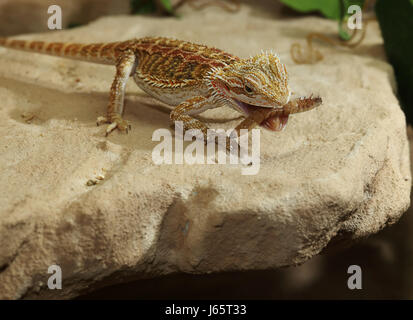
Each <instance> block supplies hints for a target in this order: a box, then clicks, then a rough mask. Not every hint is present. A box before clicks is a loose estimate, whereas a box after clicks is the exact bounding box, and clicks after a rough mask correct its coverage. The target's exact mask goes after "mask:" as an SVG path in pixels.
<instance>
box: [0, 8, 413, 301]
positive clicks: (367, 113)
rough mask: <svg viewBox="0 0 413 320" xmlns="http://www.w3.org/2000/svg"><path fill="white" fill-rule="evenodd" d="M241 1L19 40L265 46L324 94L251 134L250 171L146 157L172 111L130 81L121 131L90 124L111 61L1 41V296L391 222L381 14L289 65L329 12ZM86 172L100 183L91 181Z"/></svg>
mask: <svg viewBox="0 0 413 320" xmlns="http://www.w3.org/2000/svg"><path fill="white" fill-rule="evenodd" d="M248 13H249V10H248V8H245V7H243V9H242V10H241V11H240V12H238V13H235V14H229V13H226V12H223V11H222V10H219V9H211V10H208V11H201V12H195V13H193V14H190V15H185V16H183V17H182V18H181V19H174V18H168V19H165V18H162V19H156V18H149V17H128V16H125V17H107V18H102V19H99V20H98V21H96V22H94V23H92V24H90V25H88V26H85V27H80V28H76V29H72V30H68V31H62V32H59V33H46V34H39V35H30V36H26V37H24V38H32V39H47V40H60V41H61V40H63V41H73V40H76V41H79V42H88V41H94V42H98V41H113V40H122V39H129V38H133V37H141V36H149V35H151V36H153V35H163V36H171V37H176V38H180V39H185V40H192V41H197V42H203V43H205V44H208V45H213V46H216V47H219V48H222V49H225V50H227V51H229V52H232V53H234V54H237V55H239V56H241V57H247V56H249V55H250V54H254V53H258V52H260V50H261V49H271V48H272V49H275V50H276V51H277V52H278V53H279V54H280V56H281V59H282V60H283V61H284V62H285V63H286V64H287V68H288V70H289V73H290V79H291V80H290V83H291V86H292V88H293V90H294V91H295V92H296V93H298V94H300V95H308V94H310V93H315V94H319V95H321V96H322V97H323V100H324V104H323V105H322V106H321V107H319V108H318V109H316V110H313V111H311V112H308V113H306V114H299V115H295V116H293V117H291V119H290V121H289V124H288V126H287V128H286V130H285V131H283V132H281V133H273V132H267V131H262V132H261V166H260V170H259V173H258V174H257V175H249V176H248V175H241V168H242V165H229V164H228V165H192V166H191V165H159V166H158V165H155V164H154V163H153V161H152V157H151V154H152V150H153V148H154V146H155V145H157V144H158V142H154V141H152V140H151V136H152V133H153V132H154V130H156V129H158V128H167V129H169V128H170V127H169V126H170V123H169V117H168V114H167V113H166V112H163V111H162V109H160V108H153V107H149V106H147V105H143V104H142V103H140V102H139V99H140V98H139V96H140V94H141V93H142V92H141V91H140V90H139V89H137V88H136V87H135V86H134V84H133V82H132V81H130V83H129V84H128V87H127V97H126V104H127V105H126V113H125V118H126V119H127V120H130V121H131V124H132V126H133V129H132V131H131V132H130V134H128V135H122V134H118V133H114V134H112V135H111V136H110V137H109V138H105V137H104V134H103V133H104V127H96V125H95V120H96V117H97V116H99V115H102V113H103V112H104V110H105V107H106V103H107V99H108V88H109V87H110V84H111V80H112V77H113V74H114V68H113V67H111V66H101V65H95V64H88V63H83V62H78V61H71V60H66V59H60V58H53V57H48V56H44V55H37V54H28V53H25V52H17V51H11V50H6V49H0V101H1V104H0V136H1V139H0V155H1V156H0V190H1V192H0V208H1V211H0V297H1V298H36V297H41V298H52V297H53V298H70V297H74V296H77V295H78V294H79V292H82V291H84V290H87V289H90V288H93V287H96V286H100V285H103V284H109V283H116V282H120V281H128V280H131V279H136V278H143V277H152V276H156V275H160V274H167V273H172V272H190V273H210V272H217V271H227V270H247V269H269V268H277V267H281V266H288V265H295V264H299V263H302V262H304V261H306V260H308V259H309V258H311V257H312V256H314V255H316V254H318V253H320V252H321V251H322V250H323V249H324V248H325V247H326V246H327V245H328V244H329V243H331V242H332V241H333V242H338V241H339V240H342V241H346V240H352V239H355V238H359V237H362V236H366V235H369V234H371V233H374V232H377V231H379V230H380V229H382V228H383V227H385V226H386V225H387V224H390V223H393V222H395V221H397V220H398V218H399V217H400V215H401V214H402V213H403V212H404V211H405V210H406V209H407V207H408V206H409V201H410V200H409V194H410V186H411V176H410V166H409V147H408V142H407V139H406V126H405V118H404V115H403V113H402V111H401V110H400V107H399V104H398V101H397V99H396V97H395V94H394V90H395V89H394V88H395V86H394V77H393V72H392V68H391V67H390V65H389V64H388V63H386V62H385V58H384V53H383V48H382V39H381V37H380V33H379V30H378V27H377V24H375V23H372V24H371V25H370V26H369V31H368V35H367V38H366V39H365V41H364V42H363V44H362V46H361V47H360V48H358V49H357V50H355V51H348V50H342V49H334V48H330V47H324V46H321V47H322V48H321V49H322V51H323V53H324V54H325V59H324V60H323V61H321V62H319V63H317V64H315V65H296V64H294V63H293V62H292V60H291V57H290V55H289V48H290V45H291V43H292V42H294V41H297V40H298V41H302V40H303V38H304V37H305V35H306V34H307V33H308V32H310V31H319V32H325V30H332V31H334V32H335V30H336V23H335V22H331V21H326V20H324V19H320V18H301V19H290V20H274V19H260V18H257V17H255V16H253V15H249V14H248ZM223 30H225V32H223ZM22 116H23V117H22ZM234 116H236V114H234V112H232V111H231V110H227V109H216V110H213V111H209V112H207V113H206V116H205V117H208V118H209V119H210V121H211V123H212V125H215V126H220V127H225V128H229V127H233V126H234V125H235V124H236V123H237V122H238V121H239V120H233V119H234ZM219 119H226V120H228V121H226V122H224V123H220V122H219ZM215 120H217V121H215ZM214 121H215V122H214ZM99 176H102V177H103V178H104V179H103V180H97V177H99ZM91 179H92V180H93V179H94V180H96V181H97V182H98V183H97V184H96V185H92V186H87V181H88V180H91ZM53 264H57V265H59V266H60V267H61V268H62V272H63V288H62V290H49V289H48V287H47V280H48V277H49V276H50V274H48V273H47V270H48V267H49V266H50V265H53Z"/></svg>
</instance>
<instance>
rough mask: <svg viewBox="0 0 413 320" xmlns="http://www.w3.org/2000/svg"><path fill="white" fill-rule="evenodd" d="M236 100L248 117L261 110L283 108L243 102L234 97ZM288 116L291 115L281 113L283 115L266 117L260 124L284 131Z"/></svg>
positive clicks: (267, 127)
mask: <svg viewBox="0 0 413 320" xmlns="http://www.w3.org/2000/svg"><path fill="white" fill-rule="evenodd" d="M234 101H235V102H236V103H237V105H238V106H239V108H240V109H241V110H242V111H243V112H244V113H245V115H246V116H247V117H249V116H250V115H251V114H253V113H254V112H257V111H259V110H263V111H267V110H268V109H281V108H280V107H274V108H271V107H260V106H255V105H253V104H249V103H246V102H242V101H239V100H236V99H234ZM288 116H289V115H288V114H281V115H277V116H272V117H269V118H267V119H264V120H263V121H262V122H261V123H260V126H261V127H262V128H265V129H268V130H270V131H282V130H284V128H285V126H286V125H287V122H288Z"/></svg>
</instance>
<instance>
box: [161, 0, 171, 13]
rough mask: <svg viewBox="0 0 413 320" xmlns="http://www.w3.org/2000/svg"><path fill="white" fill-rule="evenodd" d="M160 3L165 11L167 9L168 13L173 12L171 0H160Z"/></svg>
mask: <svg viewBox="0 0 413 320" xmlns="http://www.w3.org/2000/svg"><path fill="white" fill-rule="evenodd" d="M161 3H162V5H163V7H164V8H165V9H166V11H168V12H169V13H172V12H173V9H172V4H171V0H161Z"/></svg>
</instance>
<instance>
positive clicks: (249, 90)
mask: <svg viewBox="0 0 413 320" xmlns="http://www.w3.org/2000/svg"><path fill="white" fill-rule="evenodd" d="M245 91H247V92H248V93H251V92H252V89H251V88H250V87H248V86H247V85H246V86H245Z"/></svg>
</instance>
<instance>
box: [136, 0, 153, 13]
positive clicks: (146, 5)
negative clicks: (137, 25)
mask: <svg viewBox="0 0 413 320" xmlns="http://www.w3.org/2000/svg"><path fill="white" fill-rule="evenodd" d="M130 3H131V8H132V13H133V14H145V13H152V12H155V11H156V5H155V2H154V1H153V0H131V2H130Z"/></svg>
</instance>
